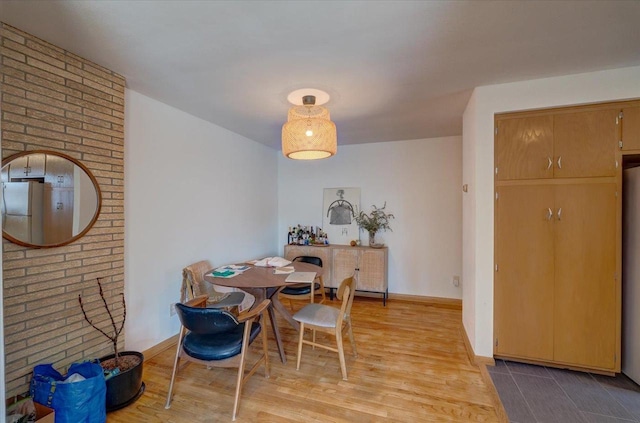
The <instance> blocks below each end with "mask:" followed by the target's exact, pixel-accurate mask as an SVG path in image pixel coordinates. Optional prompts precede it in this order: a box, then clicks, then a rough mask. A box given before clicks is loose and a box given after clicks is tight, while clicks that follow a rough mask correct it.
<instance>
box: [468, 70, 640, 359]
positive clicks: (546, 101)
mask: <svg viewBox="0 0 640 423" xmlns="http://www.w3.org/2000/svg"><path fill="white" fill-rule="evenodd" d="M639 97H640V67H630V68H622V69H614V70H609V71H602V72H592V73H584V74H579V75H568V76H562V77H556V78H546V79H538V80H531V81H525V82H517V83H511V84H501V85H492V86H485V87H478V88H476V89H475V90H474V93H473V96H472V98H471V100H470V101H469V103H468V105H467V109H466V110H465V113H464V118H463V151H464V153H465V154H464V162H463V174H464V180H463V183H467V184H469V191H470V192H469V196H468V197H466V198H465V200H464V208H463V222H464V224H463V226H464V231H465V233H464V235H463V239H464V240H465V241H464V242H465V247H464V249H463V254H464V256H463V260H464V263H465V266H464V269H463V278H464V280H465V288H464V290H465V293H464V295H463V323H464V326H465V330H466V331H467V334H468V335H469V338H470V342H471V345H472V346H473V348H474V352H475V354H476V355H479V356H486V357H489V356H492V355H493V347H492V344H493V342H492V339H493V230H494V226H493V205H494V203H493V201H494V200H493V168H494V159H493V117H494V114H495V113H500V112H507V111H514V110H527V109H536V108H545V107H554V106H564V105H575V104H586V103H594V102H602V101H611V100H622V99H632V98H639ZM467 289H468V290H469V292H467Z"/></svg>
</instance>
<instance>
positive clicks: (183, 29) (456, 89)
mask: <svg viewBox="0 0 640 423" xmlns="http://www.w3.org/2000/svg"><path fill="white" fill-rule="evenodd" d="M0 19H1V20H2V21H3V22H5V23H8V24H10V25H13V26H15V27H17V28H19V29H22V30H24V31H26V32H29V33H31V34H33V35H36V36H38V37H40V38H42V39H44V40H47V41H49V42H51V43H53V44H55V45H58V46H60V47H62V48H64V49H66V50H69V51H71V52H73V53H76V54H78V55H80V56H82V57H85V58H87V59H89V60H92V61H94V62H96V63H98V64H100V65H103V66H105V67H107V68H109V69H112V70H114V71H116V72H118V73H120V74H121V75H123V76H124V77H125V78H126V80H127V87H128V88H130V89H132V90H135V91H137V92H139V93H141V94H144V95H146V96H149V97H152V98H154V99H156V100H159V101H161V102H164V103H166V104H169V105H171V106H173V107H175V108H178V109H180V110H183V111H185V112H187V113H190V114H192V115H194V116H198V117H200V118H202V119H205V120H207V121H210V122H212V123H214V124H216V125H219V126H222V127H224V128H226V129H229V130H231V131H233V132H236V133H238V134H241V135H243V136H245V137H247V138H250V139H252V140H254V141H257V142H260V143H263V144H265V145H268V146H270V147H273V148H275V149H279V148H280V133H281V127H282V124H283V123H284V121H285V120H286V116H287V109H288V107H289V103H288V102H287V94H289V92H291V91H293V90H296V89H299V88H305V87H313V88H318V89H321V90H324V91H326V92H328V93H329V94H330V96H331V98H330V100H329V102H328V103H327V104H326V107H328V108H329V110H330V111H331V117H332V120H333V121H334V122H335V123H336V126H337V128H338V144H339V145H345V144H357V143H367V142H379V141H396V140H409V139H421V138H432V137H442V136H451V135H461V134H462V113H463V111H464V108H465V106H466V103H467V101H468V99H469V96H470V95H471V92H472V90H473V88H474V87H476V86H482V85H491V84H499V83H505V82H514V81H522V80H528V79H535V78H543V77H551V76H558V75H566V74H575V73H583V72H591V71H597V70H605V69H612V68H620V67H628V66H638V65H640V1H637V0H630V1H580V2H575V1H561V0H558V1H488V0H487V1H411V2H409V1H368V2H362V1H234V2H227V1H105V0H101V1H27V0H19V1H6V0H2V1H0Z"/></svg>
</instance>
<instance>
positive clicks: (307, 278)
mask: <svg viewBox="0 0 640 423" xmlns="http://www.w3.org/2000/svg"><path fill="white" fill-rule="evenodd" d="M315 278H316V272H293V273H292V274H290V275H289V276H287V279H285V280H284V281H285V282H291V283H311V282H313V280H314V279H315Z"/></svg>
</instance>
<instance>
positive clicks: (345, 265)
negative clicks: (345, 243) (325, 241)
mask: <svg viewBox="0 0 640 423" xmlns="http://www.w3.org/2000/svg"><path fill="white" fill-rule="evenodd" d="M358 256H359V252H358V249H357V248H350V247H345V248H337V247H335V246H334V247H333V283H332V284H331V286H333V287H339V286H340V283H342V281H343V280H344V279H346V278H348V277H351V276H352V275H353V273H354V272H355V270H356V267H358ZM325 286H326V281H325Z"/></svg>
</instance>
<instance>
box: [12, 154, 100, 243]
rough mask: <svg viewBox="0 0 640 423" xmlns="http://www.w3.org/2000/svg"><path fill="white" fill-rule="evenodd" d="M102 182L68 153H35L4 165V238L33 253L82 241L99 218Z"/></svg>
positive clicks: (18, 156) (17, 157)
mask: <svg viewBox="0 0 640 423" xmlns="http://www.w3.org/2000/svg"><path fill="white" fill-rule="evenodd" d="M101 204H102V196H101V195H100V187H99V186H98V181H96V178H95V177H94V176H93V174H92V173H91V171H90V170H89V169H87V167H86V166H85V165H83V164H82V163H80V162H79V161H78V160H76V159H74V158H73V157H70V156H68V155H66V154H63V153H58V152H55V151H45V150H35V151H26V152H23V153H18V154H14V155H13V156H10V157H7V158H6V159H4V160H3V161H2V202H1V204H0V207H1V209H2V236H3V237H4V238H5V239H8V240H9V241H11V242H14V243H16V244H19V245H23V246H26V247H33V248H48V247H60V246H62V245H67V244H69V243H71V242H73V241H75V240H77V239H79V238H80V237H82V236H83V235H84V234H85V233H87V231H89V229H91V227H92V226H93V224H94V223H95V222H96V220H97V219H98V215H99V214H100V207H101Z"/></svg>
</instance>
